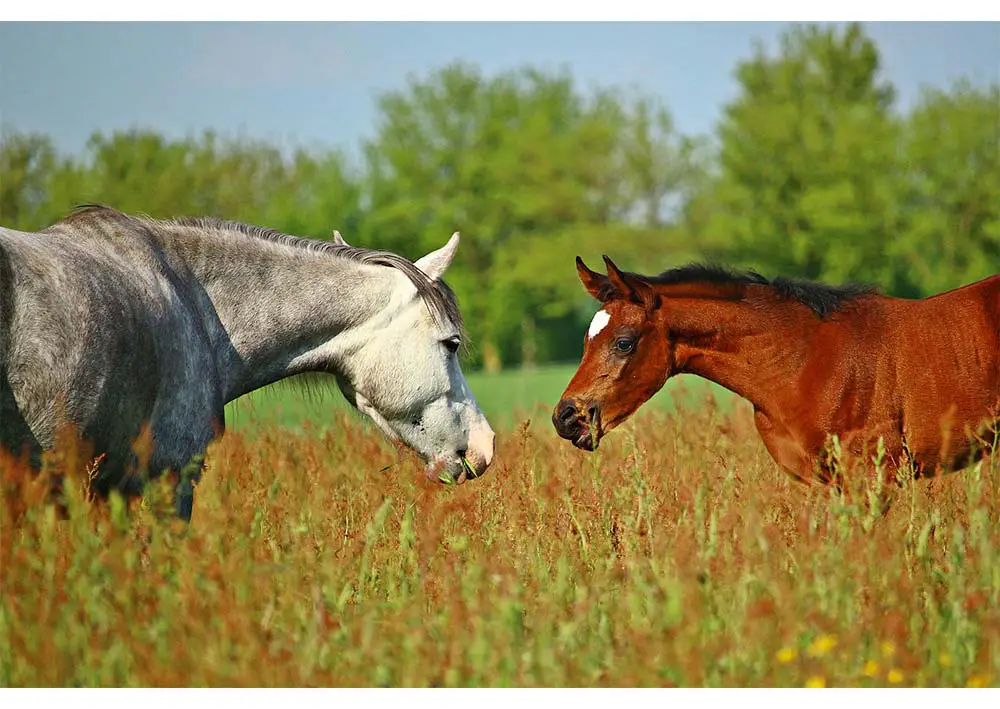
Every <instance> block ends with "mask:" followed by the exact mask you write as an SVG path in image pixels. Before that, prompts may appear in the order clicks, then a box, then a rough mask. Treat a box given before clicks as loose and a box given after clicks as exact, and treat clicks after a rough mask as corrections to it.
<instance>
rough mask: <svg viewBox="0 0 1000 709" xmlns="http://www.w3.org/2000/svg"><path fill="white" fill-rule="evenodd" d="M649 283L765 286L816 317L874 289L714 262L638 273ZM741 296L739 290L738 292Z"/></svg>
mask: <svg viewBox="0 0 1000 709" xmlns="http://www.w3.org/2000/svg"><path fill="white" fill-rule="evenodd" d="M639 277H640V278H642V279H643V280H645V281H646V282H648V283H651V284H653V285H683V284H686V283H690V284H697V283H710V284H715V285H734V286H750V285H757V286H768V287H769V288H771V289H772V290H773V291H774V292H775V293H776V294H777V295H778V297H780V298H782V299H785V300H792V301H795V302H797V303H801V304H802V305H805V306H806V307H808V308H809V309H810V310H812V311H813V312H814V313H816V315H818V316H819V317H820V318H826V317H827V316H829V315H831V314H833V313H836V312H839V311H840V310H842V309H843V308H844V306H846V305H847V304H849V303H850V302H851V301H853V300H855V299H857V298H860V297H862V296H865V295H872V294H874V293H877V292H878V290H877V288H875V287H874V286H872V285H868V284H855V283H849V284H846V285H841V286H831V285H827V284H825V283H816V282H815V281H808V280H804V279H799V278H787V277H785V276H779V277H777V278H773V279H768V278H767V277H765V276H762V275H761V274H759V273H757V272H756V271H753V270H736V269H732V268H728V267H726V266H722V265H718V264H704V263H691V264H687V265H685V266H678V267H677V268H672V269H669V270H667V271H664V272H663V273H661V274H660V275H658V276H650V277H645V276H639ZM614 293H615V291H614V286H612V285H611V284H610V283H605V284H604V286H603V288H602V293H601V295H607V296H613V295H614ZM741 297H742V293H741Z"/></svg>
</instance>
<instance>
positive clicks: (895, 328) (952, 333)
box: [880, 275, 1000, 475]
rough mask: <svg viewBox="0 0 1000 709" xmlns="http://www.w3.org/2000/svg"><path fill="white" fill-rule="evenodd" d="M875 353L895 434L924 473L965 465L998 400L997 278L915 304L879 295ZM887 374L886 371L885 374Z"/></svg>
mask: <svg viewBox="0 0 1000 709" xmlns="http://www.w3.org/2000/svg"><path fill="white" fill-rule="evenodd" d="M884 307H885V308H886V311H885V312H886V322H887V326H888V327H887V332H886V333H885V335H884V336H883V337H881V338H880V340H881V341H880V349H881V350H882V352H883V354H882V358H884V360H885V361H886V363H887V366H889V367H891V368H892V370H893V376H886V378H885V381H887V382H894V383H895V386H896V389H897V392H896V394H895V395H892V394H888V396H889V397H890V399H892V400H893V401H892V402H891V407H892V408H893V409H894V410H898V413H899V416H900V423H901V434H902V437H903V441H901V443H905V446H906V448H907V450H908V452H909V454H910V455H912V457H913V458H914V460H915V461H916V462H917V463H918V464H919V465H920V467H921V468H922V473H923V474H925V475H933V474H935V473H937V472H942V471H945V470H951V469H954V468H956V467H962V466H964V465H966V464H967V463H968V462H969V453H970V448H971V445H970V442H969V437H970V436H971V435H973V434H976V433H977V432H981V431H982V427H983V424H984V423H985V422H986V421H987V420H988V419H989V418H990V417H991V416H992V417H995V416H996V414H997V405H998V403H1000V275H997V276H992V277H990V278H987V279H985V280H983V281H979V282H978V283H973V284H971V285H968V286H964V287H962V288H957V289H955V290H952V291H948V292H946V293H942V294H940V295H936V296H933V297H930V298H925V299H923V300H916V301H904V300H897V299H887V300H886V301H885V305H884ZM886 374H888V372H886Z"/></svg>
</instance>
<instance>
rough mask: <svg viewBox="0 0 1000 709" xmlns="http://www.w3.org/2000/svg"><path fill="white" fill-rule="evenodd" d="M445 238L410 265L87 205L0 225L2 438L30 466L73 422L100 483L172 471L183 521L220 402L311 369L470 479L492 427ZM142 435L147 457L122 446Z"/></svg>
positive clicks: (439, 467)
mask: <svg viewBox="0 0 1000 709" xmlns="http://www.w3.org/2000/svg"><path fill="white" fill-rule="evenodd" d="M457 247H458V234H457V233H456V234H455V235H453V236H452V238H451V239H450V240H449V241H448V243H447V244H446V245H445V246H444V247H442V248H441V249H438V250H437V251H433V252H431V253H429V254H427V255H426V256H424V257H423V258H421V259H419V260H418V261H416V262H411V261H409V260H407V259H405V258H403V257H401V256H398V255H396V254H392V253H388V252H384V251H372V250H368V249H361V248H356V247H353V246H350V245H349V244H347V243H345V242H344V240H343V239H342V238H340V235H339V234H335V238H334V240H333V241H317V240H310V239H304V238H299V237H294V236H288V235H286V234H281V233H279V232H276V231H273V230H269V229H263V228H260V227H255V226H249V225H246V224H240V223H237V222H229V221H222V220H218V219H209V218H199V219H177V220H169V221H160V220H153V219H148V218H140V217H134V216H128V215H125V214H122V213H120V212H118V211H115V210H114V209H111V208H108V207H103V206H94V205H88V206H85V207H82V208H80V209H78V210H76V211H75V212H73V213H72V214H70V215H69V216H68V217H66V218H65V219H64V220H62V221H61V222H59V223H57V224H55V225H53V226H51V227H49V228H47V229H44V230H43V231H41V232H38V233H25V232H19V231H14V230H11V229H5V228H2V227H0V446H2V447H4V448H6V449H8V451H9V452H13V453H14V454H15V455H25V454H26V455H27V456H28V457H29V458H30V460H31V462H32V464H33V465H35V466H36V467H37V465H38V464H39V462H40V460H41V452H42V450H44V449H47V448H50V447H51V446H52V444H53V441H54V437H55V435H56V433H57V431H58V430H60V429H61V427H63V426H65V425H70V426H72V427H74V428H75V429H76V430H77V431H78V432H79V435H80V436H81V437H82V438H83V439H85V440H86V441H88V442H90V443H91V444H92V445H93V447H94V452H95V453H96V454H103V455H104V459H103V461H102V463H101V465H100V468H99V471H98V474H97V477H96V478H95V480H94V489H95V490H96V491H97V492H98V493H102V494H105V495H106V494H108V493H109V492H110V491H111V490H112V489H118V490H120V491H121V492H123V493H124V494H126V495H136V494H139V493H140V492H141V490H142V481H143V476H144V475H145V474H146V473H148V475H150V476H156V475H159V474H161V473H163V472H164V471H172V472H173V473H174V474H176V475H178V482H177V487H176V493H175V501H176V507H177V514H178V515H179V516H180V517H181V518H182V519H185V520H190V518H191V509H192V504H193V499H194V490H193V485H192V482H193V481H197V479H198V477H199V475H200V473H201V469H202V463H201V460H202V457H203V456H204V452H205V449H206V447H207V446H208V444H209V443H210V442H211V441H212V439H213V438H215V436H216V435H219V434H220V433H221V432H222V431H223V430H224V427H225V422H224V416H225V414H224V407H225V405H226V403H227V402H229V401H232V400H233V399H236V398H237V397H240V396H242V395H243V394H246V393H247V392H250V391H253V390H254V389H258V388H260V387H262V386H265V385H267V384H270V383H272V382H275V381H278V380H280V379H283V378H285V377H289V376H293V375H297V374H301V373H306V372H323V373H329V374H332V375H334V376H335V377H336V380H337V383H338V384H339V386H340V389H341V391H342V392H343V393H344V395H345V397H346V398H347V399H348V401H349V402H350V403H351V404H353V405H354V406H355V407H357V408H358V409H359V410H360V411H362V412H363V413H364V414H366V415H367V416H369V417H370V418H371V419H372V420H373V421H374V422H375V423H376V424H377V425H378V426H379V428H380V429H381V430H382V431H383V432H384V433H385V434H386V435H387V436H388V437H389V438H391V439H392V440H394V441H399V442H401V443H403V444H405V445H407V446H409V447H410V448H412V449H413V450H415V451H416V452H417V453H418V454H419V455H420V456H421V457H422V458H423V459H424V461H425V462H426V463H427V475H428V477H429V478H432V479H438V478H441V479H443V480H446V481H447V480H450V481H452V482H463V481H464V480H465V479H466V478H467V477H470V476H471V477H478V476H479V475H481V474H482V473H483V472H484V471H485V470H486V469H487V467H488V466H489V465H490V462H491V460H492V458H493V452H494V434H493V430H492V429H491V428H490V425H489V423H488V422H487V420H486V418H485V417H484V416H483V414H482V412H481V411H480V409H479V406H478V404H477V403H476V399H475V397H474V396H473V395H472V392H471V391H470V390H469V386H468V384H467V383H466V381H465V378H464V376H463V375H462V371H461V368H460V367H459V363H458V358H457V352H458V349H459V347H460V345H461V339H462V335H463V331H462V322H461V315H460V313H459V309H458V305H457V303H456V300H455V296H454V294H453V292H452V291H451V290H450V289H449V288H448V287H447V285H446V284H445V283H444V282H443V281H442V280H441V275H442V274H443V273H444V271H445V269H446V268H447V267H448V265H449V264H450V263H451V260H452V258H453V257H454V255H455V250H456V249H457ZM143 435H146V436H148V437H150V439H151V443H152V448H151V453H150V455H149V458H148V460H147V461H143V460H141V459H140V458H138V457H137V455H136V452H135V451H134V450H133V449H134V445H133V444H134V442H135V441H136V440H137V439H140V438H141V437H142V436H143ZM144 463H145V465H144ZM185 470H188V471H190V470H193V471H194V473H193V475H187V474H183V475H182V474H181V473H182V471H185Z"/></svg>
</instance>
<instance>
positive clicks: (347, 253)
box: [67, 204, 464, 332]
mask: <svg viewBox="0 0 1000 709" xmlns="http://www.w3.org/2000/svg"><path fill="white" fill-rule="evenodd" d="M80 216H91V217H100V218H110V219H114V220H121V219H125V220H127V219H136V220H139V221H140V222H142V223H143V224H144V225H145V226H146V227H148V228H150V229H153V230H158V229H162V228H164V227H168V228H169V227H171V226H177V227H191V228H195V229H209V230H216V231H222V232H226V233H237V234H242V235H244V236H249V237H252V238H255V239H262V240H264V241H271V242H274V243H278V244H284V245H286V246H291V247H294V248H297V249H302V250H305V251H316V252H327V253H332V254H336V255H337V256H340V257H342V258H346V259H350V260H352V261H356V262H358V263H364V264H369V265H377V266H388V267H390V268H395V269H396V270H398V271H402V272H403V274H405V275H406V277H407V278H408V279H409V280H410V282H411V283H413V285H414V287H415V288H416V289H417V293H418V294H419V295H420V297H421V298H422V299H423V301H424V302H425V303H426V304H427V306H428V308H430V311H431V313H432V314H433V316H434V317H436V318H438V320H439V321H440V322H442V323H450V324H451V325H453V326H454V327H456V328H458V330H459V331H460V332H464V323H463V321H462V313H461V311H460V310H459V308H458V301H457V299H456V297H455V293H454V291H452V289H451V287H449V286H448V284H447V283H445V282H444V281H443V280H438V281H432V280H431V279H429V278H428V277H427V276H426V274H424V272H423V271H421V270H420V269H419V268H417V267H416V266H415V265H414V264H413V262H412V261H410V260H409V259H407V258H405V257H403V256H399V255H398V254H394V253H392V252H389V251H378V250H374V249H363V248H360V247H357V246H350V245H348V244H338V243H335V242H332V241H321V240H319V239H307V238H303V237H299V236H291V235H289V234H284V233H282V232H280V231H277V230H275V229H269V228H267V227H261V226H254V225H252V224H244V223H243V222H237V221H231V220H228V219H218V218H216V217H180V218H175V219H153V218H152V217H147V216H137V217H132V216H129V215H127V214H123V213H122V212H119V211H118V210H116V209H114V208H112V207H107V206H104V205H95V204H87V205H82V206H80V207H77V209H75V210H74V211H73V212H72V214H71V215H70V216H69V217H67V219H72V218H78V217H80Z"/></svg>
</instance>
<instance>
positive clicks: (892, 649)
mask: <svg viewBox="0 0 1000 709" xmlns="http://www.w3.org/2000/svg"><path fill="white" fill-rule="evenodd" d="M879 647H880V648H881V649H882V657H885V658H889V657H892V656H893V655H895V654H896V643H894V642H893V641H892V640H883V641H882V644H881V645H880V646H879Z"/></svg>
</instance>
